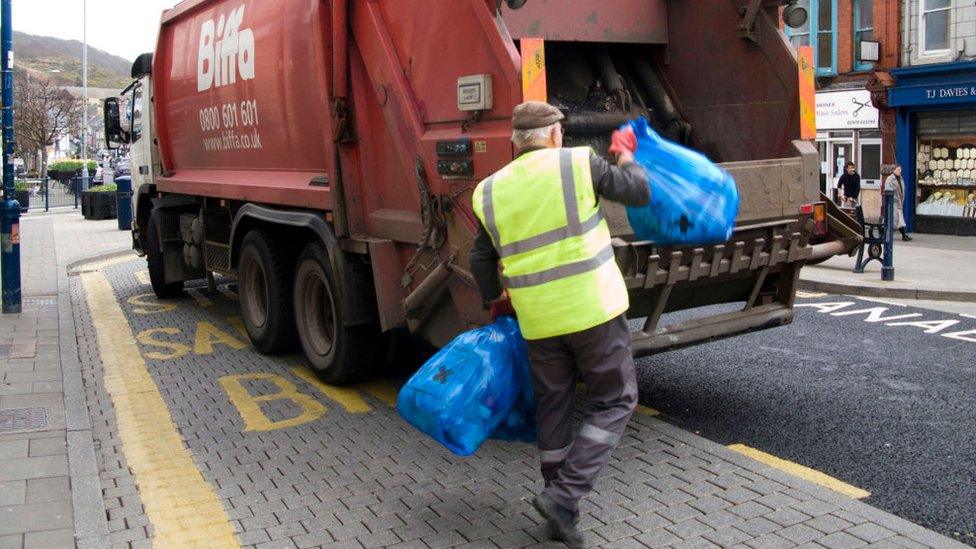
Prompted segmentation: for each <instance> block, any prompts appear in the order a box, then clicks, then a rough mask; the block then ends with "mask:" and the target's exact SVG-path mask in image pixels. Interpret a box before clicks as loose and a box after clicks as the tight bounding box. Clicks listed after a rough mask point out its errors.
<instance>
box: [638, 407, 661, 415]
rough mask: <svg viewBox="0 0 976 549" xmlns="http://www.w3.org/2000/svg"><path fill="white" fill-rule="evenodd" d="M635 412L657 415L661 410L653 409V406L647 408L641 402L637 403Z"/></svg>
mask: <svg viewBox="0 0 976 549" xmlns="http://www.w3.org/2000/svg"><path fill="white" fill-rule="evenodd" d="M637 413H638V414H641V415H644V416H659V415H661V412H659V411H657V410H655V409H654V408H648V407H647V406H644V405H643V404H638V405H637Z"/></svg>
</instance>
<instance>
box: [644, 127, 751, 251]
mask: <svg viewBox="0 0 976 549" xmlns="http://www.w3.org/2000/svg"><path fill="white" fill-rule="evenodd" d="M628 124H629V125H630V127H631V128H633V129H634V133H635V134H636V135H637V151H636V152H635V153H634V159H635V160H636V161H637V162H638V163H639V164H640V165H641V166H643V167H644V169H645V171H647V181H648V185H649V186H650V188H651V202H650V203H649V204H648V205H646V206H640V207H628V208H627V218H628V219H629V220H630V226H631V228H632V229H633V230H634V235H635V236H636V237H637V239H638V240H650V241H653V242H654V243H656V244H658V245H661V246H701V245H706V244H715V243H718V242H725V241H726V240H728V239H729V238H731V237H732V230H733V229H734V228H735V217H736V215H737V214H738V211H739V191H738V190H737V189H736V187H735V180H734V179H733V178H732V175H731V174H730V173H729V172H727V171H725V170H723V169H722V168H720V167H719V166H717V165H716V164H715V163H713V162H712V161H711V160H709V159H708V158H706V157H705V155H703V154H701V153H699V152H696V151H693V150H691V149H687V148H685V147H682V146H681V145H678V144H676V143H673V142H671V141H668V140H666V139H664V138H663V137H661V136H660V135H658V134H657V133H656V132H655V131H654V130H653V129H651V127H650V126H648V124H647V120H646V119H644V118H638V119H637V120H631V121H630V122H628Z"/></svg>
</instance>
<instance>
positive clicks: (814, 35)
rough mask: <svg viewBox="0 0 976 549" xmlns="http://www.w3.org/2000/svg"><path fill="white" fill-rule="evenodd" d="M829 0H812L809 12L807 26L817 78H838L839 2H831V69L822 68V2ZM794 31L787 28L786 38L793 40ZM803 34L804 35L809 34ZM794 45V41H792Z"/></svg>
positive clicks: (831, 0)
mask: <svg viewBox="0 0 976 549" xmlns="http://www.w3.org/2000/svg"><path fill="white" fill-rule="evenodd" d="M824 1H827V0H810V3H809V5H808V8H809V9H808V11H807V17H808V18H807V24H808V31H807V33H809V37H810V40H809V42H810V47H812V48H813V66H814V71H815V72H814V74H816V75H817V76H837V0H829V1H830V19H831V20H830V52H831V57H830V67H821V66H820V34H821V31H820V2H824ZM792 31H793V29H791V28H790V27H786V37H787V38H790V39H792V38H793V32H792ZM807 33H803V34H807ZM790 43H791V44H792V40H791V41H790Z"/></svg>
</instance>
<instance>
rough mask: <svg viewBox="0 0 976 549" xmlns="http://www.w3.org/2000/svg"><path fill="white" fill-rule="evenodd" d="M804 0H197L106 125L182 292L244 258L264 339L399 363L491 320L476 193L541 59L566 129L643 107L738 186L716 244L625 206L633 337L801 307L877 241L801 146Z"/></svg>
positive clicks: (622, 249)
mask: <svg viewBox="0 0 976 549" xmlns="http://www.w3.org/2000/svg"><path fill="white" fill-rule="evenodd" d="M783 4H784V2H781V1H766V0H762V1H760V0H741V1H734V2H733V1H729V0H708V1H705V0H703V1H700V2H687V1H683V0H617V1H615V2H589V1H586V0H528V1H525V0H504V1H502V0H287V1H286V0H260V1H258V0H184V1H183V2H181V3H179V4H178V5H177V6H176V7H174V8H173V9H170V10H168V11H166V12H164V13H163V16H162V22H161V29H160V33H159V42H158V44H157V47H156V51H155V53H153V54H145V55H143V56H141V57H139V58H138V59H137V60H136V62H135V63H134V65H133V69H132V77H133V78H134V81H133V83H132V84H131V85H130V86H129V87H128V88H126V89H125V90H124V91H123V92H122V94H121V96H120V97H119V98H113V99H109V100H108V101H107V102H106V109H105V112H106V134H107V135H106V138H107V140H108V142H109V143H110V144H112V146H118V145H119V144H124V145H125V146H127V147H128V148H129V150H130V154H131V157H132V179H133V187H134V195H133V216H134V219H133V225H132V227H133V228H132V237H133V246H134V248H135V249H136V250H138V251H140V252H141V253H143V254H145V256H146V258H147V262H148V267H149V275H150V279H151V281H152V287H153V290H154V291H155V293H156V294H157V295H158V296H159V297H160V298H169V297H174V296H177V295H179V294H180V293H181V292H182V289H183V285H184V282H186V281H188V280H195V279H205V278H206V279H208V280H211V281H212V280H213V279H212V276H213V273H218V274H220V275H229V276H235V277H236V278H237V283H238V294H239V296H240V307H241V311H242V317H243V319H244V324H245V326H246V328H247V332H248V334H249V336H250V338H251V341H252V343H253V345H254V347H255V348H256V349H257V350H259V351H260V352H263V353H274V352H279V351H283V350H287V349H292V348H295V346H297V345H300V346H301V348H302V349H303V350H304V352H305V355H306V356H307V358H308V361H309V363H310V364H311V366H312V367H313V368H315V369H316V370H317V371H318V372H319V374H320V375H321V376H322V378H323V379H325V380H326V381H329V382H334V383H341V382H348V381H351V380H354V379H359V378H362V377H364V376H368V375H370V373H371V372H373V371H375V370H374V366H375V365H376V364H378V363H379V362H380V360H379V358H378V357H379V356H380V355H381V354H382V353H383V352H384V348H385V346H386V345H387V343H388V341H389V340H390V338H389V334H390V333H396V332H400V333H402V332H403V331H409V332H410V333H412V334H414V335H417V336H420V337H422V338H424V339H426V340H427V341H429V342H431V343H433V344H435V345H441V344H444V343H446V342H447V341H448V340H449V339H450V338H451V337H453V336H454V335H456V334H458V333H459V332H461V331H463V330H466V329H469V328H471V327H474V326H478V325H481V324H483V323H484V322H485V321H486V320H487V313H486V311H485V308H484V304H483V302H482V300H481V298H480V297H479V295H478V293H477V291H476V289H475V284H474V281H473V280H472V277H471V274H470V273H469V270H468V265H467V257H468V250H469V249H470V247H471V244H472V241H473V236H474V234H475V229H476V226H477V225H476V218H475V216H474V215H473V214H472V210H471V193H472V190H473V189H474V187H475V185H476V184H477V182H478V181H479V180H481V179H482V178H485V177H487V176H488V175H489V174H491V173H493V172H494V171H496V170H498V169H499V168H501V167H502V166H504V165H505V164H506V163H508V162H509V161H511V160H512V158H513V150H512V145H511V143H510V134H511V125H510V117H511V114H512V109H513V107H514V106H515V105H517V104H518V103H520V102H521V101H522V100H523V97H524V94H525V91H524V90H525V89H526V87H528V85H529V84H530V83H529V82H523V78H522V75H523V70H522V69H523V66H522V65H523V63H528V62H531V63H534V64H535V66H534V67H533V69H532V74H534V75H535V77H538V75H540V74H542V75H544V76H545V78H546V85H545V86H542V89H541V92H542V93H544V94H545V95H546V98H547V99H548V101H549V102H550V103H552V104H554V105H556V106H558V107H559V108H561V109H563V111H564V112H565V113H566V120H565V124H564V127H565V130H566V138H565V141H566V143H567V145H569V146H579V145H589V146H592V147H593V148H594V149H595V150H596V151H598V152H601V153H602V152H603V151H605V150H606V146H607V139H608V136H609V133H610V131H611V130H612V129H613V128H615V127H617V126H618V125H620V124H621V123H622V122H624V121H625V120H627V119H628V118H632V117H635V116H638V115H642V116H646V117H647V118H648V119H649V120H650V121H651V123H652V125H653V126H655V127H656V128H657V129H659V130H660V131H661V133H663V134H664V135H666V136H667V137H669V138H670V139H673V140H676V141H679V142H682V143H685V144H687V145H689V146H691V147H694V148H696V149H698V150H700V151H702V152H703V153H705V154H707V155H708V156H709V157H711V158H712V159H713V160H715V161H716V162H720V163H722V165H723V166H724V167H725V168H726V169H727V170H729V171H730V172H731V173H732V174H733V175H734V177H735V179H736V182H737V184H738V187H739V190H740V195H741V211H740V214H739V217H738V219H737V226H736V230H735V233H734V235H733V237H732V239H731V240H729V241H728V242H724V243H720V244H716V245H711V246H702V247H695V248H668V247H662V246H658V245H656V244H655V243H654V242H640V241H637V240H635V239H634V237H633V234H632V231H631V230H630V227H629V225H628V223H627V218H626V214H625V212H624V210H623V209H622V208H620V207H617V206H615V205H613V204H610V203H607V204H605V205H604V206H605V208H606V210H607V214H608V217H609V219H610V220H611V228H612V232H613V236H614V237H615V238H614V241H613V245H614V248H615V251H616V258H617V261H618V263H619V265H620V268H621V270H622V272H623V274H624V277H625V279H626V282H627V286H628V288H629V290H630V294H631V295H630V298H631V309H630V312H629V316H630V317H631V318H646V321H645V322H644V326H643V328H642V329H641V330H638V331H635V332H634V334H633V348H634V352H635V353H636V354H638V355H646V354H650V353H654V352H658V351H662V350H666V349H670V348H674V347H679V346H684V345H689V344H694V343H697V342H701V341H707V340H711V339H716V338H721V337H727V336H732V335H735V334H739V333H743V332H746V331H750V330H755V329H762V328H768V327H773V326H779V325H782V324H786V323H789V322H790V321H791V320H792V318H793V301H794V296H795V290H796V286H797V280H798V275H799V272H800V269H801V267H802V266H803V264H804V262H806V261H808V260H811V259H813V258H816V257H823V256H826V255H832V254H835V253H838V252H843V251H846V250H847V249H849V248H850V246H851V245H852V242H851V240H850V239H846V240H838V239H836V238H835V239H831V238H827V239H825V240H824V239H822V240H823V242H822V243H820V244H811V238H813V237H815V236H818V235H817V234H815V233H817V232H818V230H819V232H823V231H822V229H823V227H824V224H823V223H821V222H818V221H823V207H822V205H818V204H816V203H817V202H818V201H819V200H820V198H819V192H818V188H817V186H818V177H817V173H818V169H819V157H818V154H817V150H816V149H815V148H814V146H813V144H812V143H810V142H808V141H801V140H799V132H800V113H799V98H798V77H797V63H796V57H795V54H794V52H793V50H792V49H791V47H790V45H789V43H788V42H787V41H786V39H785V38H784V36H783V34H782V32H781V30H780V12H781V10H782V6H783ZM788 9H792V10H794V15H795V10H796V9H797V8H796V7H795V6H789V7H788ZM530 39H531V40H530ZM532 84H533V85H535V88H534V89H533V92H532V93H535V94H538V93H539V87H538V84H537V83H535V81H534V80H533V83H532ZM818 216H819V219H815V218H816V217H818ZM821 236H822V235H821ZM721 303H724V304H735V306H734V307H731V308H723V309H721V312H720V313H714V310H715V309H706V310H705V311H706V313H705V314H703V315H702V314H697V315H696V314H692V315H683V316H682V318H684V316H688V318H684V319H683V320H682V321H680V322H674V323H665V322H662V315H665V314H666V313H669V312H672V311H680V310H685V309H696V308H699V307H704V306H708V305H714V304H721ZM664 318H665V319H667V318H669V317H664Z"/></svg>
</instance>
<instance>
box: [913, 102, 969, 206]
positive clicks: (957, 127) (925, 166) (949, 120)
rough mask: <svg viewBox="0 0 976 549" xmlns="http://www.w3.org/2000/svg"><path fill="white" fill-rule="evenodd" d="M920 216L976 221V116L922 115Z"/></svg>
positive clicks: (919, 148)
mask: <svg viewBox="0 0 976 549" xmlns="http://www.w3.org/2000/svg"><path fill="white" fill-rule="evenodd" d="M916 154H917V157H918V158H917V168H918V189H919V199H918V206H917V209H916V211H917V213H919V214H920V215H935V216H944V217H956V218H959V217H961V218H966V219H970V220H976V114H973V113H969V112H963V111H960V112H934V113H923V114H919V115H918V142H917V150H916Z"/></svg>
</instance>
